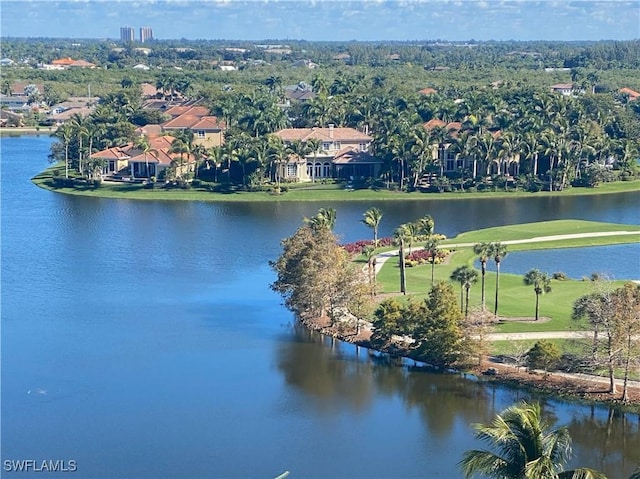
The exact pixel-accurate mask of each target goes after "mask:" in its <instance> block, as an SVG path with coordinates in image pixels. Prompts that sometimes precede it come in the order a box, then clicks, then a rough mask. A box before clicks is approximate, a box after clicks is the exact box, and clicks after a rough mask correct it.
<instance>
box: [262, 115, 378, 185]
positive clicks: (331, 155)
mask: <svg viewBox="0 0 640 479" xmlns="http://www.w3.org/2000/svg"><path fill="white" fill-rule="evenodd" d="M274 134H275V135H276V136H277V137H279V138H280V139H282V141H283V142H284V144H285V145H291V144H293V143H294V142H301V143H306V142H308V141H309V140H314V141H317V142H318V145H319V148H318V151H315V152H313V151H310V152H308V153H307V154H306V155H305V156H304V157H303V158H301V157H298V156H296V155H290V156H289V158H288V160H287V162H285V163H283V164H282V165H280V171H279V174H280V178H282V179H285V180H288V181H314V180H316V179H323V178H351V177H366V178H369V177H376V176H378V173H379V170H380V165H381V164H382V161H381V160H378V159H376V158H374V157H373V155H371V153H370V151H369V150H370V147H371V142H372V140H373V138H372V137H370V136H369V135H366V134H365V133H362V132H360V131H358V130H356V129H354V128H337V127H335V126H334V125H329V126H328V127H327V128H286V129H283V130H280V131H278V132H276V133H274Z"/></svg>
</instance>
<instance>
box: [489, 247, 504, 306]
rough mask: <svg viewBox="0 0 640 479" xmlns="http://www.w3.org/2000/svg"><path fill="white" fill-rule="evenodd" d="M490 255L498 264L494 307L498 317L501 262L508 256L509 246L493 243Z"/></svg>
mask: <svg viewBox="0 0 640 479" xmlns="http://www.w3.org/2000/svg"><path fill="white" fill-rule="evenodd" d="M490 251H491V252H490V255H491V256H493V261H495V263H496V302H495V305H494V310H493V314H495V315H496V316H498V289H499V287H500V262H501V261H502V259H503V258H504V257H505V256H507V246H506V245H503V244H502V243H499V242H498V243H491V250H490Z"/></svg>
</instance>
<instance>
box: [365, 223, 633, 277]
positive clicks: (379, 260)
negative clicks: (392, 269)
mask: <svg viewBox="0 0 640 479" xmlns="http://www.w3.org/2000/svg"><path fill="white" fill-rule="evenodd" d="M625 235H638V236H640V231H597V232H593V233H572V234H566V235H553V236H536V237H534V238H526V239H521V240H507V241H501V243H502V244H506V245H509V244H524V243H543V242H547V241H558V240H565V239H576V238H598V237H603V236H625ZM475 244H477V243H452V244H443V245H442V246H443V247H446V248H464V247H469V246H473V245H475ZM417 249H420V248H417ZM398 254H399V250H395V251H386V252H384V253H380V254H379V255H377V256H376V274H378V273H379V272H380V269H382V266H383V265H384V263H385V262H386V261H387V260H389V258H393V257H394V256H395V257H397V256H398Z"/></svg>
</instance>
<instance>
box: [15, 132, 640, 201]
mask: <svg viewBox="0 0 640 479" xmlns="http://www.w3.org/2000/svg"><path fill="white" fill-rule="evenodd" d="M16 136H17V135H16ZM56 169H57V170H58V171H60V170H61V169H62V170H63V168H62V166H61V164H56V165H52V166H49V167H47V168H45V169H44V170H43V171H41V172H40V173H38V174H37V175H35V176H34V177H33V178H32V179H31V181H32V183H33V184H35V185H36V186H38V187H39V188H42V189H45V190H48V191H53V192H55V193H61V194H68V195H76V196H87V197H93V198H117V199H130V200H146V201H149V200H151V201H157V200H160V201H206V202H221V203H222V202H289V201H291V202H301V201H304V202H336V203H339V202H347V201H348V202H351V201H357V202H365V201H368V202H377V201H420V202H422V201H445V200H450V201H451V200H469V199H471V200H487V201H488V200H491V199H505V198H516V199H519V198H562V197H576V196H593V195H608V194H620V193H640V179H637V180H631V181H616V182H612V183H604V184H602V185H600V186H598V187H596V188H586V187H574V188H569V189H566V190H564V191H551V192H550V191H539V192H535V193H530V192H526V191H486V192H471V191H466V192H464V193H463V192H451V193H434V192H429V193H422V192H419V191H414V192H397V191H390V190H372V189H361V190H346V189H344V188H341V187H340V186H339V185H336V184H333V185H327V186H325V187H323V186H322V185H317V184H316V185H308V186H307V185H303V186H293V187H291V188H290V189H289V190H288V191H287V192H286V193H283V194H279V195H274V194H271V193H269V192H264V191H254V192H248V191H232V192H214V191H210V190H207V189H206V188H189V189H180V188H170V189H165V188H163V187H162V186H159V185H157V186H156V187H155V188H145V187H144V185H142V184H134V183H131V182H118V183H111V182H103V183H102V184H101V185H100V186H99V187H97V188H74V187H62V188H55V187H54V186H52V185H51V184H49V182H50V181H52V179H53V176H54V174H53V172H54V170H56Z"/></svg>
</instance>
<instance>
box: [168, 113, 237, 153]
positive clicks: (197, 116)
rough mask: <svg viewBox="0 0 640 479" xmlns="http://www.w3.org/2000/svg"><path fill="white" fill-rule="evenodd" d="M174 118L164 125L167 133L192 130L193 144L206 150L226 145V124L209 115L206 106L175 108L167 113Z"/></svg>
mask: <svg viewBox="0 0 640 479" xmlns="http://www.w3.org/2000/svg"><path fill="white" fill-rule="evenodd" d="M165 113H166V114H167V115H170V116H172V117H173V118H171V120H169V121H167V122H165V123H163V124H162V128H163V130H164V131H165V132H171V131H178V130H191V131H192V132H193V143H194V144H196V145H203V146H204V147H205V148H211V147H214V146H220V145H222V143H224V131H225V128H226V127H225V124H224V122H223V121H221V120H220V119H219V118H218V117H216V116H212V115H210V114H209V109H208V108H206V107H204V106H174V107H171V108H169V109H168V110H166V111H165Z"/></svg>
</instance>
